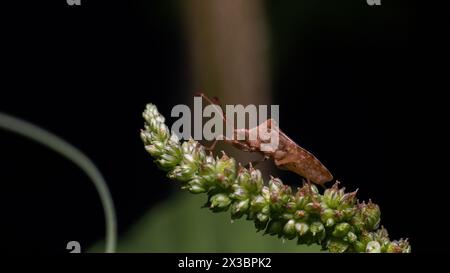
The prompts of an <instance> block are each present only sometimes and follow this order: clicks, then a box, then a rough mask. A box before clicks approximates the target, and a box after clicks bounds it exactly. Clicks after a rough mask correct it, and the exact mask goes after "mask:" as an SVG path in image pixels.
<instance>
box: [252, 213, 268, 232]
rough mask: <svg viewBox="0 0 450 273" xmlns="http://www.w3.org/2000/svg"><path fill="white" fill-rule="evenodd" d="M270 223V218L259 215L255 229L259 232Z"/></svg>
mask: <svg viewBox="0 0 450 273" xmlns="http://www.w3.org/2000/svg"><path fill="white" fill-rule="evenodd" d="M268 221H269V216H267V215H265V214H262V213H258V214H257V215H256V218H255V228H256V230H257V231H260V230H264V229H265V228H266V226H267V222H268Z"/></svg>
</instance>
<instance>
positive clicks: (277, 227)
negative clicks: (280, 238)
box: [264, 220, 284, 235]
mask: <svg viewBox="0 0 450 273" xmlns="http://www.w3.org/2000/svg"><path fill="white" fill-rule="evenodd" d="M283 226H284V225H283V222H281V221H279V220H271V221H270V222H269V224H268V225H267V228H266V232H265V233H264V234H269V235H280V234H281V231H282V230H283Z"/></svg>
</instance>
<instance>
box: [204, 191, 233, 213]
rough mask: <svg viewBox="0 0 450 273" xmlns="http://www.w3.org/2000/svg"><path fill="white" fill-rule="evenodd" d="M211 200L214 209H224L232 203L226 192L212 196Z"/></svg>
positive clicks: (211, 206)
mask: <svg viewBox="0 0 450 273" xmlns="http://www.w3.org/2000/svg"><path fill="white" fill-rule="evenodd" d="M209 202H210V208H211V209H212V210H213V211H224V210H226V209H228V206H229V205H230V204H231V199H230V198H229V197H228V196H227V195H226V194H223V193H218V194H215V195H213V196H211V198H210V199H209Z"/></svg>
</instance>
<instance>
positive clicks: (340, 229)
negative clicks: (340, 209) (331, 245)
mask: <svg viewBox="0 0 450 273" xmlns="http://www.w3.org/2000/svg"><path fill="white" fill-rule="evenodd" d="M349 231H350V224H349V223H339V224H337V225H336V227H335V228H334V230H333V236H335V237H344V235H346V234H347V233H348V232H349Z"/></svg>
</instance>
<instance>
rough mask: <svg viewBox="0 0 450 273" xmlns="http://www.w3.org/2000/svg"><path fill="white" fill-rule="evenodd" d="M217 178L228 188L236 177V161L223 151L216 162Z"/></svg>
mask: <svg viewBox="0 0 450 273" xmlns="http://www.w3.org/2000/svg"><path fill="white" fill-rule="evenodd" d="M216 172H217V174H218V175H217V178H218V180H219V181H220V182H221V186H222V187H223V188H228V187H229V186H231V184H232V183H233V182H234V179H235V178H236V161H235V160H234V158H229V157H228V156H227V155H226V154H225V153H224V154H223V155H222V157H221V158H220V159H219V160H217V162H216Z"/></svg>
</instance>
